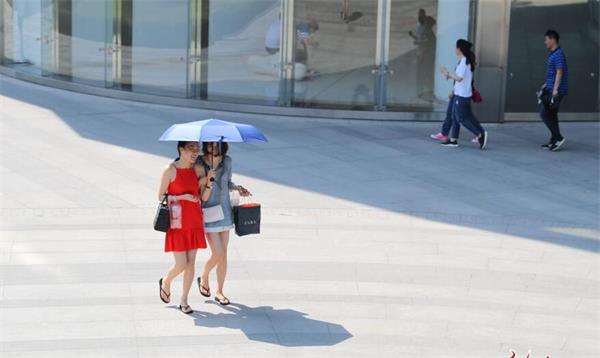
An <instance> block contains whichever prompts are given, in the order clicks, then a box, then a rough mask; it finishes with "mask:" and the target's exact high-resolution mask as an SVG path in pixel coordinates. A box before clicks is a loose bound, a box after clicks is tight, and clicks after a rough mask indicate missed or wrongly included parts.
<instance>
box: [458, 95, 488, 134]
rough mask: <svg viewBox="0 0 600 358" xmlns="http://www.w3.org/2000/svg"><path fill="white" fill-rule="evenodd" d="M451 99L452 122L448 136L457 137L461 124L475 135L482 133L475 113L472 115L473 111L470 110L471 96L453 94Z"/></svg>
mask: <svg viewBox="0 0 600 358" xmlns="http://www.w3.org/2000/svg"><path fill="white" fill-rule="evenodd" d="M452 101H454V108H453V113H454V122H453V125H452V134H451V135H450V138H452V139H458V136H459V134H460V133H459V130H460V126H461V125H462V126H464V127H465V128H467V129H468V130H469V131H471V132H472V133H473V134H475V135H477V136H478V135H480V134H483V132H484V130H483V127H482V126H481V124H480V123H479V121H478V120H477V118H475V115H473V111H472V110H471V98H466V97H461V96H456V95H455V96H454V98H452Z"/></svg>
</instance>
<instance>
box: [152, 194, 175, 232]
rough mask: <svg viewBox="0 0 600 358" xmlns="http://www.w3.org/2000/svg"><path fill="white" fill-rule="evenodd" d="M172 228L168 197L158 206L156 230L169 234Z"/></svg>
mask: <svg viewBox="0 0 600 358" xmlns="http://www.w3.org/2000/svg"><path fill="white" fill-rule="evenodd" d="M169 227H171V222H170V216H169V205H168V204H167V196H166V195H165V196H163V200H162V201H161V202H160V204H158V209H156V216H155V217H154V230H156V231H162V232H167V230H168V229H169Z"/></svg>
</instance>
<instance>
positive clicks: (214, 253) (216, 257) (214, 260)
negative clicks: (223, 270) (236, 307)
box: [202, 232, 223, 289]
mask: <svg viewBox="0 0 600 358" xmlns="http://www.w3.org/2000/svg"><path fill="white" fill-rule="evenodd" d="M206 241H208V246H209V247H210V257H209V258H208V260H206V263H205V264H204V270H203V271H202V286H204V287H205V288H206V289H210V285H209V275H210V271H211V270H212V269H213V268H214V267H215V266H216V265H217V264H218V263H219V261H221V258H222V257H223V248H222V246H221V240H220V239H219V233H216V232H208V233H206Z"/></svg>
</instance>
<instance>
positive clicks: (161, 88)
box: [123, 0, 190, 97]
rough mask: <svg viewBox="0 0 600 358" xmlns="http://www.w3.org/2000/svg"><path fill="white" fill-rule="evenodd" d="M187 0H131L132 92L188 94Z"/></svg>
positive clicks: (171, 94) (180, 95) (181, 95)
mask: <svg viewBox="0 0 600 358" xmlns="http://www.w3.org/2000/svg"><path fill="white" fill-rule="evenodd" d="M189 1H190V0H153V1H133V4H132V5H133V6H132V12H131V19H130V20H131V24H132V25H131V64H130V66H128V67H130V72H131V90H132V91H134V92H143V93H151V94H157V95H165V96H173V97H187V93H188V78H187V76H188V47H189V45H188V43H189V27H190V26H189V17H190V16H189V15H190V14H189V8H190V4H189ZM123 61H124V60H123ZM123 66H124V67H123V68H124V69H125V67H126V66H127V64H123Z"/></svg>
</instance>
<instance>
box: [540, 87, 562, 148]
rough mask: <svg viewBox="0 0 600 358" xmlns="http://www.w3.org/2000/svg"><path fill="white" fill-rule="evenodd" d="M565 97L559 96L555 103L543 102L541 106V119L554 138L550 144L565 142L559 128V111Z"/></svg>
mask: <svg viewBox="0 0 600 358" xmlns="http://www.w3.org/2000/svg"><path fill="white" fill-rule="evenodd" d="M562 99H563V96H561V95H558V96H557V97H555V98H554V102H553V103H550V100H545V101H542V104H541V105H540V117H542V120H543V121H544V124H546V127H548V129H549V130H550V133H551V134H552V137H551V138H550V142H552V143H556V142H559V141H561V140H563V136H562V135H561V134H560V128H559V126H558V109H559V107H560V101H562Z"/></svg>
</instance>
